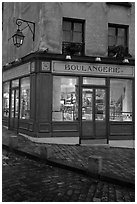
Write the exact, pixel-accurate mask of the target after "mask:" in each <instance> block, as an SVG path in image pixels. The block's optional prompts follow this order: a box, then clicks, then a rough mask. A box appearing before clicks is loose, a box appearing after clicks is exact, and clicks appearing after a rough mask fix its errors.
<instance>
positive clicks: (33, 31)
mask: <svg viewBox="0 0 137 204" xmlns="http://www.w3.org/2000/svg"><path fill="white" fill-rule="evenodd" d="M22 23H26V24H27V26H25V27H24V28H23V29H21V31H22V30H24V29H25V28H27V27H29V29H30V31H31V33H32V35H33V41H34V40H35V23H34V22H32V21H27V20H24V19H21V18H18V19H17V20H16V24H17V26H18V28H19V27H20V26H21V25H22ZM31 25H32V26H31Z"/></svg>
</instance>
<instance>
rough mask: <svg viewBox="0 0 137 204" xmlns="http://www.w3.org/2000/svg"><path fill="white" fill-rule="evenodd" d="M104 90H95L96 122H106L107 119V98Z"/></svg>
mask: <svg viewBox="0 0 137 204" xmlns="http://www.w3.org/2000/svg"><path fill="white" fill-rule="evenodd" d="M105 93H106V92H105V90H104V89H96V90H95V120H105V118H106V100H105V98H106V96H105Z"/></svg>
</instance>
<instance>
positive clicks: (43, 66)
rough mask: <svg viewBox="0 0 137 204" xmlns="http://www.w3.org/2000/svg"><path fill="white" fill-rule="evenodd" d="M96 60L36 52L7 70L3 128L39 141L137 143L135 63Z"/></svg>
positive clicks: (6, 68) (4, 90) (4, 71)
mask: <svg viewBox="0 0 137 204" xmlns="http://www.w3.org/2000/svg"><path fill="white" fill-rule="evenodd" d="M90 59H91V58H90ZM90 59H88V60H87V58H86V59H85V61H84V60H83V61H78V60H74V61H73V59H72V61H71V60H65V59H62V57H61V55H58V56H56V55H55V56H50V54H47V56H46V57H45V56H44V55H43V54H41V55H40V54H37V56H36V54H34V53H33V54H30V55H28V56H26V57H24V58H23V60H22V61H21V62H19V63H13V64H12V65H11V66H8V67H5V68H3V124H4V125H5V126H7V127H8V128H9V129H14V130H16V131H17V132H18V133H22V134H27V135H29V136H31V137H38V138H49V137H52V138H54V137H62V138H63V137H68V138H70V140H71V138H72V137H76V138H78V142H79V143H84V141H92V142H93V143H94V142H96V141H99V143H108V142H109V141H110V140H133V139H134V121H135V120H134V113H135V107H134V106H135V103H134V97H135V96H134V95H135V94H134V63H129V64H120V63H116V62H115V63H114V62H113V63H111V62H110V61H109V62H108V61H105V59H104V61H103V60H102V61H101V62H98V63H95V61H93V60H90Z"/></svg>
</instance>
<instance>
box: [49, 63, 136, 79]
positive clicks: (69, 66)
mask: <svg viewBox="0 0 137 204" xmlns="http://www.w3.org/2000/svg"><path fill="white" fill-rule="evenodd" d="M52 72H57V73H71V74H91V75H109V76H130V77H133V76H134V67H133V66H125V65H105V64H101V65H98V64H88V63H87V64H86V63H81V64H80V63H63V62H58V61H54V62H52Z"/></svg>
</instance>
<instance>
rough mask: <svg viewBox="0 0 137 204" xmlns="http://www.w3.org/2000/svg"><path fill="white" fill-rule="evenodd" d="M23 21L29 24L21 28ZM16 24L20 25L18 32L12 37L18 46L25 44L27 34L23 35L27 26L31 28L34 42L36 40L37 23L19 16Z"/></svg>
mask: <svg viewBox="0 0 137 204" xmlns="http://www.w3.org/2000/svg"><path fill="white" fill-rule="evenodd" d="M22 23H25V24H27V25H26V26H25V27H24V28H22V29H20V26H21V25H22ZM16 24H17V26H18V29H17V31H16V33H15V34H14V35H13V36H12V37H11V38H12V39H13V44H14V45H15V46H16V47H20V46H21V45H22V44H23V41H24V38H25V36H24V35H23V33H22V31H23V30H24V29H26V28H27V27H29V29H30V31H31V33H32V37H33V42H34V40H35V23H34V22H31V21H26V20H23V19H20V18H19V19H17V20H16Z"/></svg>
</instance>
